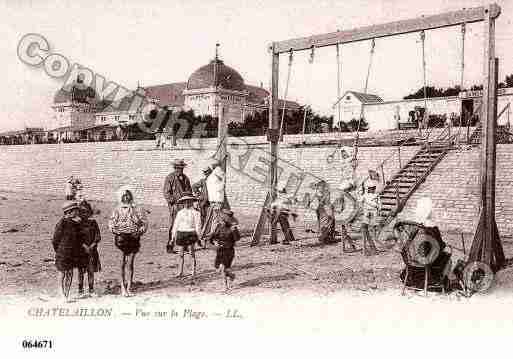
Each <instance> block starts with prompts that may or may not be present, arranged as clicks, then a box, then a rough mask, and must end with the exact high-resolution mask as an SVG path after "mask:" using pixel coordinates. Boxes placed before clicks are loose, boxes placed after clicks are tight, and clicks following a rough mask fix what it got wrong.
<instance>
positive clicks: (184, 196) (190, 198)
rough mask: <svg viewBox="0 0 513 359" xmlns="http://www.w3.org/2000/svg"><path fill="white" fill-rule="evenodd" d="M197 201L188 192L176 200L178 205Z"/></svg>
mask: <svg viewBox="0 0 513 359" xmlns="http://www.w3.org/2000/svg"><path fill="white" fill-rule="evenodd" d="M197 200H198V199H197V198H196V197H194V195H193V194H192V193H190V192H186V193H184V194H183V196H182V197H180V199H179V200H178V203H183V202H186V201H197Z"/></svg>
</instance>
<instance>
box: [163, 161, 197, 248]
mask: <svg viewBox="0 0 513 359" xmlns="http://www.w3.org/2000/svg"><path fill="white" fill-rule="evenodd" d="M186 166H187V164H186V163H185V161H184V160H183V159H175V160H174V161H173V167H174V169H175V170H174V172H171V173H170V174H168V175H167V177H166V180H165V181H164V190H163V192H164V198H165V200H166V202H167V205H168V207H169V222H170V223H169V242H170V243H171V247H173V244H174V242H173V241H172V230H173V224H174V221H175V218H176V214H177V213H178V211H179V210H180V209H182V208H183V207H184V204H183V203H178V200H179V199H180V198H182V197H183V196H184V195H185V193H192V188H191V182H190V181H189V178H188V177H187V176H186V175H185V174H184V173H183V169H184V168H185V167H186ZM171 251H172V252H174V251H173V250H172V249H171ZM174 253H176V252H174Z"/></svg>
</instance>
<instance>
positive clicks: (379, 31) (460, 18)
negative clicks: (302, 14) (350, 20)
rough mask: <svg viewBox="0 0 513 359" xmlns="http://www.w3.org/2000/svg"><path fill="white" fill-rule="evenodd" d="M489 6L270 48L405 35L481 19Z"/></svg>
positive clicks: (280, 49) (497, 11)
mask: <svg viewBox="0 0 513 359" xmlns="http://www.w3.org/2000/svg"><path fill="white" fill-rule="evenodd" d="M489 8H490V9H491V10H490V11H491V13H492V14H491V17H492V18H493V19H495V18H496V17H498V16H499V15H500V13H501V8H500V6H499V5H497V4H492V5H490V7H489ZM487 13H488V7H484V6H481V7H476V8H471V9H463V10H459V11H451V12H446V13H443V14H438V15H432V16H422V17H418V18H415V19H410V20H401V21H394V22H389V23H386V24H381V25H371V26H365V27H360V28H356V29H352V30H344V31H337V32H331V33H327V34H321V35H314V36H310V37H302V38H297V39H291V40H285V41H278V42H274V43H273V44H272V45H271V46H270V49H271V51H273V52H274V53H275V54H280V53H285V52H288V51H290V50H293V51H300V50H307V49H310V48H312V46H314V47H324V46H332V45H336V44H344V43H349V42H356V41H363V40H370V39H376V38H379V37H386V36H393V35H400V34H407V33H411V32H417V31H422V30H430V29H436V28H441V27H447V26H455V25H460V24H463V23H467V24H468V23H473V22H478V21H483V20H484V19H485V16H488V14H487Z"/></svg>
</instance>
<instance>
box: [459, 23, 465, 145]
mask: <svg viewBox="0 0 513 359" xmlns="http://www.w3.org/2000/svg"><path fill="white" fill-rule="evenodd" d="M465 31H466V25H465V23H463V24H461V73H460V91H463V78H464V76H463V75H464V73H465ZM462 121H463V106H461V111H460V126H459V128H458V142H460V133H461V124H462Z"/></svg>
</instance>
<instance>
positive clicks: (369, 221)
mask: <svg viewBox="0 0 513 359" xmlns="http://www.w3.org/2000/svg"><path fill="white" fill-rule="evenodd" d="M377 186H378V181H376V180H374V179H369V180H367V181H366V182H365V193H364V194H363V196H362V200H361V202H362V209H363V219H362V224H361V232H362V236H363V253H364V255H366V256H371V255H375V254H377V253H378V251H377V249H376V245H375V244H374V241H373V240H372V238H371V236H370V234H369V227H376V226H377V223H376V222H377V217H378V213H379V208H380V202H379V196H378V194H377V193H376V188H377Z"/></svg>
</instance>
